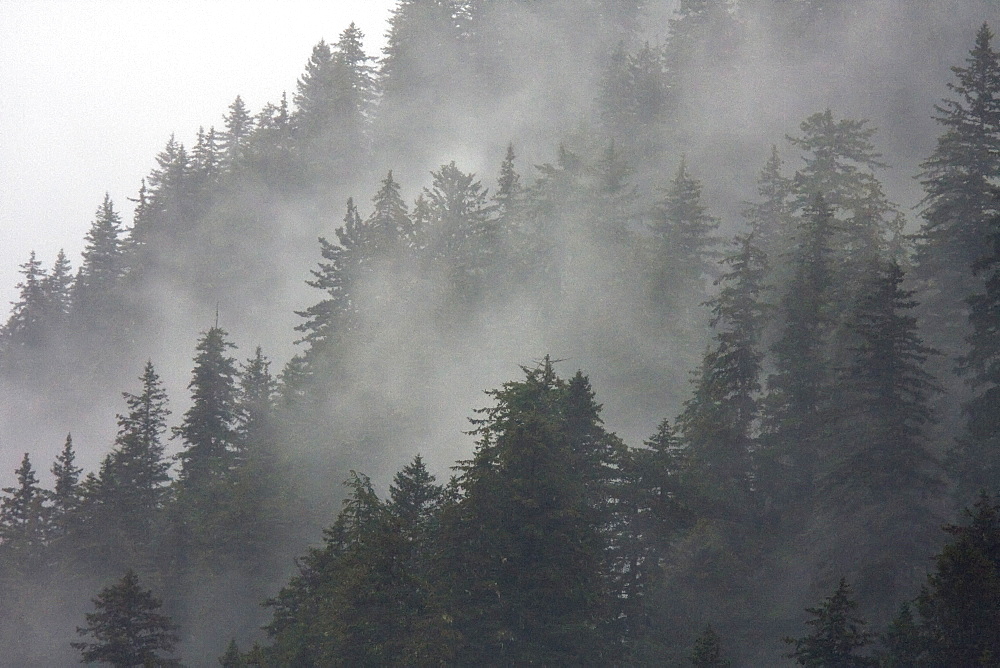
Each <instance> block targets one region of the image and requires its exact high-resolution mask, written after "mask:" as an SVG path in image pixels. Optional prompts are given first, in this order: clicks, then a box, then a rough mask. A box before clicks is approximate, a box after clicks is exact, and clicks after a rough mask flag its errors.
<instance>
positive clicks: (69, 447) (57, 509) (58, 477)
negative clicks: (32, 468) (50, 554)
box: [49, 434, 83, 536]
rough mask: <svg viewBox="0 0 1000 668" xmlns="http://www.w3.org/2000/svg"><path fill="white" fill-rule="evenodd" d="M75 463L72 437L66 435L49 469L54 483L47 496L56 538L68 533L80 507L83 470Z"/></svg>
mask: <svg viewBox="0 0 1000 668" xmlns="http://www.w3.org/2000/svg"><path fill="white" fill-rule="evenodd" d="M75 462H76V453H75V452H74V451H73V436H72V435H70V434H67V435H66V443H65V444H64V445H63V449H62V450H61V451H60V453H59V454H58V455H57V456H56V460H55V462H54V463H53V464H52V468H51V471H52V476H53V477H54V478H55V481H56V483H55V488H54V489H53V490H52V492H51V493H50V494H49V502H50V513H51V521H52V530H53V533H54V534H55V535H57V536H64V535H66V534H67V533H68V532H69V529H70V525H71V522H72V521H73V518H74V515H75V513H76V512H77V511H78V510H79V507H80V502H81V489H80V474H81V473H83V469H81V468H79V467H78V466H76V464H75Z"/></svg>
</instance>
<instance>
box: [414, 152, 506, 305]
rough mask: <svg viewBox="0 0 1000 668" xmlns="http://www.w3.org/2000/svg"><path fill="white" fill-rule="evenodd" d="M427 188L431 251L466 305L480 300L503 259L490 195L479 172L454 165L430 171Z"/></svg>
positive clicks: (428, 235)
mask: <svg viewBox="0 0 1000 668" xmlns="http://www.w3.org/2000/svg"><path fill="white" fill-rule="evenodd" d="M431 176H432V177H433V179H434V180H433V183H432V185H431V187H430V188H424V192H423V194H424V196H425V197H426V200H427V211H428V213H429V215H430V220H428V222H427V229H426V230H425V237H424V238H425V239H426V241H425V246H426V253H427V255H428V256H429V258H430V261H431V262H432V263H433V264H434V265H436V266H437V267H439V268H440V270H441V271H442V272H443V273H444V278H445V279H446V281H447V283H448V284H449V286H450V287H451V289H452V290H453V291H454V292H455V293H456V294H457V295H458V296H459V298H460V299H462V300H463V301H466V302H475V301H477V300H478V299H480V298H481V295H482V292H483V290H484V289H485V288H486V285H487V277H488V276H489V275H490V273H491V272H492V271H493V270H494V268H495V265H496V263H497V260H498V241H499V239H498V234H497V228H496V224H495V221H494V220H493V218H492V216H491V214H492V206H491V205H490V204H488V196H489V193H488V192H487V190H486V189H485V188H483V186H482V183H481V182H479V181H477V180H475V179H476V176H475V174H466V173H464V172H462V171H461V170H460V169H458V167H456V166H455V163H454V162H451V163H449V164H447V165H442V166H441V169H439V170H438V171H436V172H431Z"/></svg>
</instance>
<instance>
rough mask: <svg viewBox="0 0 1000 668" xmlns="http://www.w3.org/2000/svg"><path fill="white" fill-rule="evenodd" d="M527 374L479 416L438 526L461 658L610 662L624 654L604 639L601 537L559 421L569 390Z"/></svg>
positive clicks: (539, 372) (550, 375) (548, 373)
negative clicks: (451, 501) (456, 495)
mask: <svg viewBox="0 0 1000 668" xmlns="http://www.w3.org/2000/svg"><path fill="white" fill-rule="evenodd" d="M525 373H526V378H525V380H524V381H521V382H511V383H507V384H505V385H504V386H503V388H502V389H499V390H495V391H493V392H492V393H491V395H492V396H493V397H494V399H495V402H496V403H495V405H494V406H493V407H490V408H488V409H485V410H484V411H483V412H482V415H483V417H481V418H477V419H476V420H474V424H475V425H476V433H477V434H478V435H479V437H480V441H479V445H478V447H477V449H476V453H475V456H474V458H473V459H472V460H471V461H469V462H465V463H464V464H463V465H462V475H461V478H460V480H459V484H460V487H461V490H462V492H463V497H462V498H461V500H460V501H459V502H458V503H457V504H455V505H454V506H453V507H451V508H450V509H449V510H448V511H447V514H446V515H445V516H444V517H443V519H442V521H443V523H444V528H443V535H442V538H443V540H444V541H445V544H446V545H449V546H453V547H451V548H450V549H449V550H448V554H446V555H444V559H445V561H444V563H443V564H442V566H443V567H444V568H445V570H446V572H447V573H449V575H448V577H447V584H446V586H447V589H448V597H449V599H450V600H451V604H450V605H451V607H452V609H453V610H454V615H455V619H456V622H455V623H456V627H457V630H458V631H459V632H460V633H462V634H463V642H462V646H461V649H460V652H459V654H458V662H459V663H482V662H484V661H485V662H497V661H500V662H502V663H530V662H539V663H567V662H568V663H594V662H598V663H600V662H607V661H613V660H614V659H613V658H612V657H614V656H616V653H617V652H618V651H619V649H620V648H619V647H617V646H616V645H615V643H613V642H611V641H608V642H607V643H606V642H604V638H603V637H602V631H604V630H605V627H604V625H603V624H602V623H601V622H602V621H603V618H602V612H604V611H603V609H602V608H603V604H602V600H603V596H604V592H605V591H606V590H605V586H606V581H605V580H604V577H603V576H602V573H601V565H602V564H603V563H605V557H604V553H603V551H604V538H603V537H602V536H601V534H600V532H599V528H598V525H597V523H596V522H595V520H594V519H591V518H596V517H597V515H596V513H595V509H593V508H592V507H590V506H589V504H588V501H587V493H586V480H585V475H586V474H585V473H584V471H583V470H581V467H578V466H574V464H573V462H574V460H575V457H574V455H573V450H572V446H571V444H570V442H569V441H568V438H567V436H568V433H567V432H566V426H565V423H563V422H562V420H561V419H560V413H561V405H562V402H563V397H564V393H565V384H564V381H562V380H561V379H559V378H558V377H557V376H556V375H555V371H554V369H553V368H552V363H551V361H550V360H548V359H546V360H545V361H544V363H542V364H541V365H539V366H538V367H536V368H533V369H526V370H525ZM451 560H454V561H451ZM612 616H613V615H612ZM609 643H610V644H609Z"/></svg>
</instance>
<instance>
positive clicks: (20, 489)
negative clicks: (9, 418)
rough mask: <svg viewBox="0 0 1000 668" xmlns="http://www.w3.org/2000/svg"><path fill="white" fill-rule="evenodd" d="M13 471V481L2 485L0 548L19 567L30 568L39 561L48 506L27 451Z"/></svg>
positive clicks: (43, 545)
mask: <svg viewBox="0 0 1000 668" xmlns="http://www.w3.org/2000/svg"><path fill="white" fill-rule="evenodd" d="M14 473H15V475H16V476H17V485H16V486H15V487H4V488H3V493H4V497H3V498H2V499H0V550H2V551H3V552H6V553H8V554H9V555H10V559H11V563H14V564H17V565H18V567H19V568H26V569H31V568H33V567H36V566H38V565H40V563H39V561H38V560H39V559H40V557H41V553H42V551H43V549H44V548H45V544H46V542H47V540H48V538H49V509H48V507H47V506H46V505H45V500H46V493H45V490H43V489H42V488H41V487H39V486H38V477H37V476H36V475H35V469H34V468H33V467H32V466H31V459H30V457H29V456H28V453H24V458H23V459H22V460H21V465H20V466H18V467H17V469H16V470H15V471H14Z"/></svg>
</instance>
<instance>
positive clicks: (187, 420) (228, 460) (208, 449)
mask: <svg viewBox="0 0 1000 668" xmlns="http://www.w3.org/2000/svg"><path fill="white" fill-rule="evenodd" d="M227 337H228V334H227V333H226V332H225V331H224V330H223V329H221V328H220V327H218V326H217V325H216V326H213V327H212V328H210V329H209V330H208V331H207V332H205V333H204V334H203V335H202V337H201V339H200V340H199V341H198V345H197V347H196V350H197V351H198V354H197V355H196V356H195V358H194V362H195V367H194V370H193V372H192V376H191V382H190V383H189V384H188V389H190V390H191V401H192V405H191V407H190V408H189V409H188V410H187V411H186V412H185V413H184V420H183V422H182V423H181V425H180V426H179V427H175V428H174V435H175V436H177V437H180V438H182V439H183V440H184V444H185V448H184V450H183V451H182V452H181V453H180V454H179V455H178V459H180V461H181V470H180V480H181V482H182V484H185V485H188V486H193V487H197V486H199V485H202V484H205V483H208V482H210V481H215V480H219V479H221V478H224V477H225V476H226V474H227V473H228V472H229V471H230V469H231V467H232V464H233V458H234V449H235V446H236V441H237V439H236V433H235V428H236V420H237V415H236V381H237V377H238V373H237V370H236V364H235V362H234V361H233V359H232V358H230V357H229V356H227V355H226V351H227V349H229V348H235V346H234V345H233V344H232V343H230V342H229V340H228V338H227Z"/></svg>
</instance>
